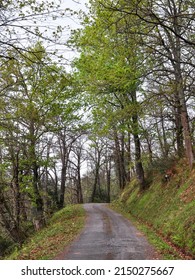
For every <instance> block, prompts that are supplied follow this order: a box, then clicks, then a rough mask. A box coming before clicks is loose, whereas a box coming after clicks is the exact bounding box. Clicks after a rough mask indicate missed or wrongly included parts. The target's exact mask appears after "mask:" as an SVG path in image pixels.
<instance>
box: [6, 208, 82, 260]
mask: <svg viewBox="0 0 195 280" xmlns="http://www.w3.org/2000/svg"><path fill="white" fill-rule="evenodd" d="M84 223H85V211H84V209H83V207H82V206H81V205H70V206H67V207H65V208H64V209H62V210H60V211H58V212H56V213H55V214H54V215H53V217H52V218H51V219H50V221H49V224H48V225H47V226H46V227H45V228H43V229H42V230H40V231H39V232H37V233H35V234H34V235H33V236H31V238H29V239H28V240H27V241H26V242H25V243H24V244H23V246H22V248H21V249H17V250H15V252H13V253H12V254H11V255H10V256H8V257H7V258H6V259H10V260H26V259H28V260H49V259H53V258H55V256H56V255H57V254H59V253H60V252H61V251H62V250H64V248H65V247H66V246H67V245H69V244H70V242H71V241H72V240H74V239H75V237H76V236H77V235H78V234H79V232H80V231H81V229H82V228H83V226H84Z"/></svg>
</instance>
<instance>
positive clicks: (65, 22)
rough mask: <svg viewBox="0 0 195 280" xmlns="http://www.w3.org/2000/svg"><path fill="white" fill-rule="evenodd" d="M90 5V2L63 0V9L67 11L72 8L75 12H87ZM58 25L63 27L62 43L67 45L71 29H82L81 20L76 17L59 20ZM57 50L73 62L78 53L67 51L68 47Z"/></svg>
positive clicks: (85, 0)
mask: <svg viewBox="0 0 195 280" xmlns="http://www.w3.org/2000/svg"><path fill="white" fill-rule="evenodd" d="M87 3H88V0H62V6H61V7H62V8H63V9H67V8H70V9H72V10H74V11H79V10H83V11H87V7H86V4H87ZM56 25H61V26H62V27H63V28H64V32H63V36H62V38H61V42H62V43H66V41H67V39H68V38H69V36H70V30H71V29H77V28H80V27H81V25H80V23H79V19H78V18H77V17H76V16H68V15H67V16H66V17H65V18H61V19H60V18H58V20H57V21H56ZM56 48H57V49H58V50H59V52H60V53H61V54H63V56H64V57H65V59H67V60H72V59H73V58H74V56H76V52H74V51H72V50H70V49H67V47H63V46H56Z"/></svg>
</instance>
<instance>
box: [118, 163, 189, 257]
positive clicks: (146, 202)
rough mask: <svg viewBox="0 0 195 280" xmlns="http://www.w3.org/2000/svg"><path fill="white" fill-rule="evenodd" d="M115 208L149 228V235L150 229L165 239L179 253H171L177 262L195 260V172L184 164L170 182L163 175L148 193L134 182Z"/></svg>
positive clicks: (151, 186) (158, 176)
mask: <svg viewBox="0 0 195 280" xmlns="http://www.w3.org/2000/svg"><path fill="white" fill-rule="evenodd" d="M115 208H120V209H123V211H124V212H126V213H129V214H130V215H131V217H134V218H136V220H137V221H139V222H140V223H139V224H140V225H141V224H142V225H143V226H145V231H147V229H148V231H152V232H153V233H155V234H156V236H158V237H161V240H164V241H165V243H167V244H168V245H170V246H171V247H170V246H169V247H170V248H172V249H173V251H175V253H173V252H172V253H171V254H172V255H174V256H173V258H176V259H177V258H178V259H179V258H184V259H185V258H186V259H188V258H189V259H194V258H195V171H194V170H193V171H190V170H188V168H187V167H186V165H185V164H184V163H180V164H178V165H177V166H176V167H175V173H174V174H173V175H172V177H171V178H170V180H169V181H167V182H165V181H164V180H163V176H162V175H161V174H156V175H155V177H154V178H153V182H152V183H151V185H150V187H149V188H148V189H147V190H146V191H144V192H141V191H140V190H139V187H138V183H137V181H136V180H133V181H132V182H131V183H130V184H129V186H128V187H127V188H125V190H124V191H123V193H122V194H121V196H120V199H119V201H118V202H117V203H116V204H115ZM154 239H155V238H154ZM154 242H155V241H154ZM164 249H165V250H164ZM164 249H162V250H161V251H163V253H164V255H165V258H169V257H168V255H167V251H169V250H170V249H167V251H166V248H164Z"/></svg>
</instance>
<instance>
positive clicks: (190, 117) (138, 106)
mask: <svg viewBox="0 0 195 280" xmlns="http://www.w3.org/2000/svg"><path fill="white" fill-rule="evenodd" d="M60 2H61V1H37V0H28V1H25V0H18V1H14V0H9V1H5V0H1V1H0V65H1V68H0V97H1V100H0V248H1V249H0V251H2V252H3V251H4V250H5V249H7V248H8V247H9V246H12V245H13V244H14V245H15V244H17V245H18V246H21V245H22V244H23V242H24V241H25V240H26V239H27V237H28V236H29V235H30V234H32V232H34V231H38V230H40V229H41V228H42V227H43V226H44V225H45V224H47V221H48V219H49V217H51V215H52V214H53V213H54V212H56V211H57V210H59V209H62V208H63V207H64V206H66V205H68V204H82V203H86V202H108V203H109V202H110V201H112V200H114V199H115V198H117V197H118V195H119V194H120V193H121V191H123V190H124V189H125V187H126V186H127V185H128V183H129V182H131V181H132V180H133V179H134V178H135V177H136V178H137V182H138V185H139V189H140V191H141V192H144V191H145V190H147V189H148V188H149V187H150V183H151V179H152V176H153V174H154V173H155V172H159V173H160V174H161V175H162V178H163V179H164V180H169V179H170V177H171V176H172V175H173V174H174V168H173V166H174V165H175V164H177V163H178V162H180V160H184V161H183V162H185V164H184V166H183V168H184V169H185V168H189V169H190V170H192V169H193V168H194V165H195V164H194V157H195V84H194V80H195V75H194V74H195V60H194V58H195V9H194V8H195V2H194V1H193V0H139V1H138V0H132V1H128V0H118V1H115V0H106V1H105V0H104V1H103V0H89V3H88V4H87V6H88V8H87V9H86V10H85V11H77V12H75V11H73V10H71V9H70V8H66V7H65V8H63V7H62V6H61V3H60ZM73 2H74V1H73ZM64 18H74V19H75V18H77V19H78V20H79V21H80V26H79V28H75V29H73V30H71V34H70V35H69V36H68V35H67V32H66V28H67V27H66V26H64V25H63V19H64ZM56 19H61V21H60V23H59V25H58V24H54V23H55V22H56ZM48 22H49V23H48ZM53 22H54V23H53ZM58 47H59V49H60V48H62V47H66V48H67V49H69V50H73V51H75V52H76V55H75V57H74V59H73V60H71V61H70V62H68V63H67V62H66V59H64V57H63V55H64V53H63V51H61V52H60V51H58ZM64 52H65V51H64Z"/></svg>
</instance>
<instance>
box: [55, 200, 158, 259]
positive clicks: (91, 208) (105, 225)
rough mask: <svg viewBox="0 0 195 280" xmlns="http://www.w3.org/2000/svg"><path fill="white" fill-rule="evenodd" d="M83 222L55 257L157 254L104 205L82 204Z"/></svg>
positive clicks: (156, 255)
mask: <svg viewBox="0 0 195 280" xmlns="http://www.w3.org/2000/svg"><path fill="white" fill-rule="evenodd" d="M84 208H85V210H86V212H87V216H88V217H87V222H86V225H85V228H84V230H83V231H82V233H81V235H80V236H79V237H78V238H77V240H76V241H74V242H73V244H72V245H71V246H70V247H69V248H68V249H66V250H65V251H64V252H62V253H61V254H60V255H59V256H58V257H57V258H56V259H67V260H144V259H157V258H158V254H157V253H156V252H155V250H154V248H153V247H152V246H151V245H149V243H148V242H147V240H146V238H145V237H144V236H143V234H142V233H140V232H139V231H138V230H137V229H136V228H135V227H134V226H133V225H132V224H131V222H129V221H128V220H127V219H125V218H124V217H123V216H122V215H120V214H118V213H116V212H114V211H113V210H111V209H109V208H107V207H106V205H105V204H85V205H84Z"/></svg>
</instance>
